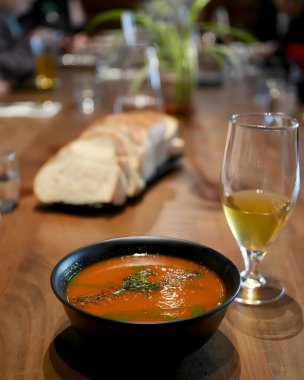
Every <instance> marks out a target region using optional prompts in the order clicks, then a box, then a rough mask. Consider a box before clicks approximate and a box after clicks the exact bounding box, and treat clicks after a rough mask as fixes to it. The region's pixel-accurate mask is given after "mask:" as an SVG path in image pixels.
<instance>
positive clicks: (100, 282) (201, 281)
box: [66, 254, 225, 322]
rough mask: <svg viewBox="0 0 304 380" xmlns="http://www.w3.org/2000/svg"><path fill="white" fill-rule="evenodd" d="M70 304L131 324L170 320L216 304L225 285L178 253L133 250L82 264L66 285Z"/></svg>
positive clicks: (211, 273) (194, 313)
mask: <svg viewBox="0 0 304 380" xmlns="http://www.w3.org/2000/svg"><path fill="white" fill-rule="evenodd" d="M66 297H67V299H68V301H69V302H70V303H72V304H73V305H75V306H77V307H79V308H81V309H83V310H85V311H87V312H89V313H92V314H95V315H98V316H101V317H106V318H110V319H116V320H124V321H136V322H157V321H159V322H160V321H170V320H177V319H182V318H188V317H193V316H196V315H199V314H202V313H204V312H206V311H208V310H210V309H212V308H214V307H215V306H217V305H219V304H221V303H222V302H223V301H224V299H225V288H224V284H223V282H222V280H221V279H220V278H219V276H218V275H217V274H216V273H215V272H213V271H211V270H210V269H208V268H206V267H205V266H203V265H201V264H199V263H196V262H193V261H190V260H187V259H183V258H178V257H171V256H165V255H155V254H134V255H131V256H122V257H115V258H110V259H107V260H103V261H100V262H97V263H95V264H92V265H90V266H88V267H85V268H84V269H82V270H81V271H80V272H78V273H77V274H76V275H74V276H73V277H72V278H71V279H70V281H69V283H68V286H67V291H66Z"/></svg>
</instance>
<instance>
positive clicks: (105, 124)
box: [33, 111, 182, 205]
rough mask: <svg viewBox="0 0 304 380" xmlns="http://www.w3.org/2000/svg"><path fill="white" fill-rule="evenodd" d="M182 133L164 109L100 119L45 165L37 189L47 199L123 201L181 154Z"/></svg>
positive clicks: (41, 170)
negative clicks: (157, 111) (179, 141)
mask: <svg viewBox="0 0 304 380" xmlns="http://www.w3.org/2000/svg"><path fill="white" fill-rule="evenodd" d="M177 136H178V123H177V120H176V119H175V118H173V117H171V116H169V115H165V114H161V113H156V112H151V111H145V112H142V111H137V112H130V113H120V114H111V115H108V116H104V117H102V118H99V119H97V120H95V121H94V122H92V123H91V124H90V125H88V127H87V128H86V129H85V130H84V131H83V132H82V133H81V135H80V136H79V137H78V138H77V139H75V140H73V141H72V142H70V143H68V144H67V145H65V146H63V147H62V148H61V149H60V150H59V151H58V152H57V153H56V154H55V155H54V156H52V157H50V158H49V159H48V160H47V162H46V163H45V164H44V165H43V166H42V167H41V168H40V169H39V171H38V172H37V174H36V176H35V179H34V183H33V190H34V194H35V195H36V197H37V198H38V200H39V201H41V202H43V203H58V202H62V203H67V204H78V205H83V204H96V203H99V204H100V203H102V204H114V205H122V204H124V203H125V201H126V200H127V199H128V198H132V197H134V196H136V195H138V194H139V193H140V192H142V191H143V189H144V188H145V186H146V182H147V181H148V180H149V178H150V177H151V176H152V175H154V174H155V172H156V170H157V169H158V167H159V166H160V165H162V164H163V163H164V162H165V161H166V160H167V159H168V158H170V156H172V154H177V153H178V154H180V153H181V150H182V148H181V145H180V146H179V148H178V149H179V151H176V139H179V140H181V139H180V138H178V137H177ZM174 141H175V142H174Z"/></svg>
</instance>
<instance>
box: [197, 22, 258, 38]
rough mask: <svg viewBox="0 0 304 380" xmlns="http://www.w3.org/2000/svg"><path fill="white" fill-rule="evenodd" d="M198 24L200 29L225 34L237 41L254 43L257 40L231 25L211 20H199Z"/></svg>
mask: <svg viewBox="0 0 304 380" xmlns="http://www.w3.org/2000/svg"><path fill="white" fill-rule="evenodd" d="M199 26H200V27H201V29H202V30H205V31H208V32H214V33H215V34H225V35H227V36H231V37H233V38H235V39H237V40H239V41H242V42H246V43H254V42H257V40H256V38H255V37H254V36H253V35H252V34H251V33H249V32H247V31H245V30H242V29H238V28H234V27H232V26H228V25H223V24H216V23H213V22H206V21H204V22H201V23H199Z"/></svg>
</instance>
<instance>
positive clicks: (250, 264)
mask: <svg viewBox="0 0 304 380" xmlns="http://www.w3.org/2000/svg"><path fill="white" fill-rule="evenodd" d="M241 252H242V255H243V259H244V263H245V270H244V271H243V272H242V273H241V276H242V281H243V285H245V286H248V287H257V286H261V285H263V284H264V283H265V279H264V277H263V275H262V274H261V272H260V263H261V261H262V259H263V257H264V256H265V253H266V252H265V251H251V250H249V249H246V248H245V247H241Z"/></svg>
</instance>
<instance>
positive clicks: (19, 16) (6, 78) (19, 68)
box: [0, 0, 85, 98]
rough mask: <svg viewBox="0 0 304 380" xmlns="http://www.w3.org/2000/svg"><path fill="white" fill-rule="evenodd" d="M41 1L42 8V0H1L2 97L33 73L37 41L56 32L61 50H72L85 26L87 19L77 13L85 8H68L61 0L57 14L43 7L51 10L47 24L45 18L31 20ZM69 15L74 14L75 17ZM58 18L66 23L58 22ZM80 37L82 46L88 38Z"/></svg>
mask: <svg viewBox="0 0 304 380" xmlns="http://www.w3.org/2000/svg"><path fill="white" fill-rule="evenodd" d="M70 1H71V2H73V3H74V5H75V4H76V3H77V4H78V5H81V3H79V2H78V0H70ZM38 2H39V4H41V7H42V1H41V0H37V1H35V2H33V0H0V98H3V97H4V96H6V95H7V94H8V93H9V92H10V90H11V89H12V88H14V86H17V85H19V84H20V83H21V82H23V81H24V80H26V79H27V78H29V77H31V75H32V74H33V70H34V55H35V51H34V47H33V41H34V40H37V38H39V39H40V40H41V41H42V43H43V40H44V39H47V38H49V37H50V36H51V35H54V33H57V34H56V36H57V37H58V38H57V39H56V43H57V44H58V47H59V49H62V50H69V49H73V48H74V46H75V41H74V37H75V36H76V35H77V32H78V31H79V30H81V28H82V26H83V25H84V22H85V19H84V18H83V17H84V16H83V14H81V12H80V14H79V13H78V11H79V10H80V11H81V9H82V8H79V7H76V8H73V7H71V8H69V7H68V2H65V1H63V0H60V1H58V4H61V8H59V7H58V8H56V10H57V13H56V12H55V10H54V9H55V8H50V5H48V7H49V8H47V6H45V8H44V7H42V8H41V9H52V11H51V15H52V17H51V16H50V15H48V14H49V13H48V12H47V13H46V14H45V17H46V18H45V22H44V21H43V20H44V18H43V17H42V16H41V18H40V21H39V18H36V16H37V17H38V14H37V15H35V17H34V18H32V16H34V12H35V11H36V8H35V7H37V6H38ZM45 3H46V4H50V3H51V2H47V1H46V2H45ZM64 9H65V11H66V13H65V12H64ZM77 9H78V10H77ZM52 12H53V13H52ZM70 12H72V13H73V16H72V15H71V13H70ZM55 13H56V17H55ZM57 16H58V17H57ZM58 18H59V19H62V20H64V21H59V19H58ZM47 20H49V23H47ZM52 20H53V23H52V22H51V21H52ZM55 21H56V22H55ZM75 38H76V37H75ZM79 38H80V43H83V39H85V37H83V36H82V37H79Z"/></svg>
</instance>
